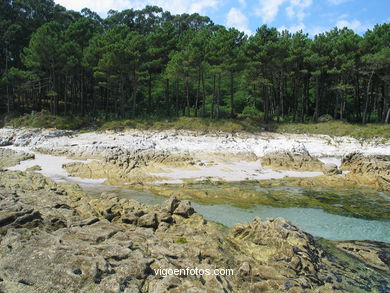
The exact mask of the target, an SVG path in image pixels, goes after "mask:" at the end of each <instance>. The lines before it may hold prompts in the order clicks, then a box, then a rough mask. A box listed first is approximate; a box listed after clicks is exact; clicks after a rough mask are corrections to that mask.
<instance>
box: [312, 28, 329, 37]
mask: <svg viewBox="0 0 390 293" xmlns="http://www.w3.org/2000/svg"><path fill="white" fill-rule="evenodd" d="M329 30H330V29H329V28H328V27H325V26H312V27H309V28H307V29H306V31H307V33H308V34H309V35H310V36H312V37H314V36H315V35H318V34H321V33H324V32H328V31H329Z"/></svg>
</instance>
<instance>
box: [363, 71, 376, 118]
mask: <svg viewBox="0 0 390 293" xmlns="http://www.w3.org/2000/svg"><path fill="white" fill-rule="evenodd" d="M373 75H374V71H371V74H370V77H369V79H368V82H367V91H366V103H365V105H364V112H363V121H362V122H363V124H366V122H367V118H368V117H367V113H368V105H369V103H370V87H371V80H372V76H373Z"/></svg>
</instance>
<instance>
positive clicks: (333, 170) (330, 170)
mask: <svg viewBox="0 0 390 293" xmlns="http://www.w3.org/2000/svg"><path fill="white" fill-rule="evenodd" d="M323 169H324V174H325V175H337V174H341V171H340V170H339V168H338V167H337V165H336V164H333V163H326V164H324V167H323Z"/></svg>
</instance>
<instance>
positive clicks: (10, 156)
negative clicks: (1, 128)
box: [0, 148, 35, 169]
mask: <svg viewBox="0 0 390 293" xmlns="http://www.w3.org/2000/svg"><path fill="white" fill-rule="evenodd" d="M34 157H35V156H34V154H30V153H25V152H19V151H15V150H12V149H5V148H0V169H1V168H6V167H12V166H15V165H17V164H19V163H20V162H21V161H24V160H29V159H34Z"/></svg>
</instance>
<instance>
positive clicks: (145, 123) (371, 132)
mask: <svg viewBox="0 0 390 293" xmlns="http://www.w3.org/2000/svg"><path fill="white" fill-rule="evenodd" d="M5 125H6V126H13V127H35V128H57V129H70V130H75V129H81V128H82V127H84V128H85V127H86V126H92V128H91V129H89V130H88V131H91V130H93V129H95V130H100V131H107V130H112V131H125V130H128V129H140V130H155V131H163V130H188V131H196V132H200V133H201V134H207V133H212V132H227V133H260V132H265V131H267V132H275V133H296V134H325V135H329V136H332V137H337V136H351V137H354V138H356V139H373V138H376V139H378V138H379V139H380V141H379V142H382V143H383V142H386V141H389V140H390V125H389V124H366V125H362V124H351V123H347V122H343V121H337V120H332V121H328V122H322V123H293V122H282V123H276V122H271V123H268V124H265V123H264V122H263V121H262V120H261V119H254V118H242V119H219V120H214V119H210V118H195V117H179V118H173V119H158V118H144V119H132V120H113V121H94V122H93V123H90V122H88V119H87V118H82V117H79V116H65V117H63V116H54V115H51V114H50V113H49V112H47V111H42V112H38V113H35V114H25V115H23V116H19V117H16V118H8V119H5ZM81 131H82V132H85V130H81Z"/></svg>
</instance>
